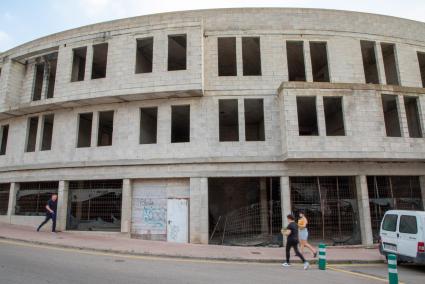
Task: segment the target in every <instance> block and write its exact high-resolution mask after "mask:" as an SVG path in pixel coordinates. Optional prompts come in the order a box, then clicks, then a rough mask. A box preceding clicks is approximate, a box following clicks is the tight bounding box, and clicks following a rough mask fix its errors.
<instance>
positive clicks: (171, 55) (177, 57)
mask: <svg viewBox="0 0 425 284" xmlns="http://www.w3.org/2000/svg"><path fill="white" fill-rule="evenodd" d="M186 49H187V42H186V35H169V36H168V71H176V70H186V56H187V55H186V53H187V50H186Z"/></svg>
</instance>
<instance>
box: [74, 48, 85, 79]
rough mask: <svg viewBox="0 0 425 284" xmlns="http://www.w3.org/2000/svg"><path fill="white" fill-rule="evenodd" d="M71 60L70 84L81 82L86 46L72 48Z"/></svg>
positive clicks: (83, 72)
mask: <svg viewBox="0 0 425 284" xmlns="http://www.w3.org/2000/svg"><path fill="white" fill-rule="evenodd" d="M72 52H73V56H74V57H73V60H72V72H71V82H76V81H83V80H84V74H85V72H86V56H87V46H84V47H79V48H74V49H73V50H72Z"/></svg>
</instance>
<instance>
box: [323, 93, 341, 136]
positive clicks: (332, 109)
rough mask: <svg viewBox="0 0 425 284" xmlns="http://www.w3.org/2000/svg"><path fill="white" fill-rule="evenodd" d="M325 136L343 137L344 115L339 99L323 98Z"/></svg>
mask: <svg viewBox="0 0 425 284" xmlns="http://www.w3.org/2000/svg"><path fill="white" fill-rule="evenodd" d="M323 107H324V110H325V123H326V135H327V136H344V135H345V129H344V114H343V110H342V98H341V97H323Z"/></svg>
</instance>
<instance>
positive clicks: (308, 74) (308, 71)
mask: <svg viewBox="0 0 425 284" xmlns="http://www.w3.org/2000/svg"><path fill="white" fill-rule="evenodd" d="M304 64H305V79H306V81H307V82H313V67H312V65H311V56H310V42H309V41H308V40H305V41H304Z"/></svg>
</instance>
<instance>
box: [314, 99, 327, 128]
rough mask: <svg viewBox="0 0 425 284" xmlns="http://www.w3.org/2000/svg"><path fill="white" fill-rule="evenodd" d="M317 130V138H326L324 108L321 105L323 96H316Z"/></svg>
mask: <svg viewBox="0 0 425 284" xmlns="http://www.w3.org/2000/svg"><path fill="white" fill-rule="evenodd" d="M316 112H317V128H318V130H319V136H326V120H325V107H324V105H323V96H316Z"/></svg>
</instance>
